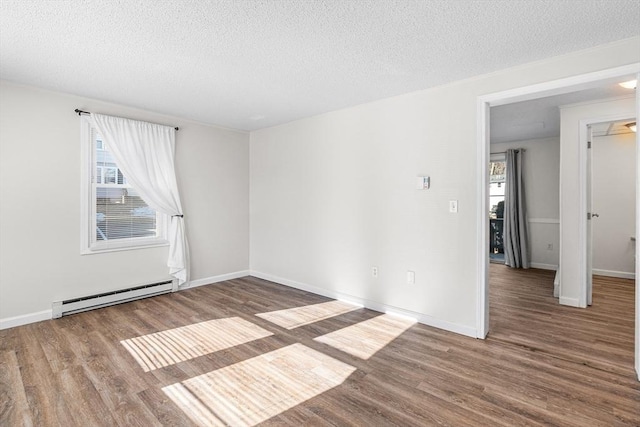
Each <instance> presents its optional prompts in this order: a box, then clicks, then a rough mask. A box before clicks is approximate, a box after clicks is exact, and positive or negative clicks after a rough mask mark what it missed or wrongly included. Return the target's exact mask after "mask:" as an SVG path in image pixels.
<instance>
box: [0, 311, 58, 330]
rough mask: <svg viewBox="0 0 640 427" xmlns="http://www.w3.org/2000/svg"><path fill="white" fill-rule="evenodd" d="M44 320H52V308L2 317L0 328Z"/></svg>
mask: <svg viewBox="0 0 640 427" xmlns="http://www.w3.org/2000/svg"><path fill="white" fill-rule="evenodd" d="M43 320H51V310H44V311H38V312H36V313H29V314H22V315H20V316H14V317H6V318H4V319H0V330H1V329H9V328H15V327H16V326H22V325H28V324H29V323H35V322H41V321H43Z"/></svg>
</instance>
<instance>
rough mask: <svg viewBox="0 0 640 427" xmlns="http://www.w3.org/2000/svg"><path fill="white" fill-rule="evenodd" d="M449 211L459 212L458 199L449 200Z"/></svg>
mask: <svg viewBox="0 0 640 427" xmlns="http://www.w3.org/2000/svg"><path fill="white" fill-rule="evenodd" d="M449 212H451V213H458V201H457V200H449Z"/></svg>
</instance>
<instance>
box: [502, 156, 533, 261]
mask: <svg viewBox="0 0 640 427" xmlns="http://www.w3.org/2000/svg"><path fill="white" fill-rule="evenodd" d="M523 151H524V150H522V149H520V150H507V152H506V161H507V177H506V179H507V183H506V184H507V185H506V188H505V194H504V261H505V264H507V265H508V266H509V267H514V268H529V236H528V232H527V209H526V205H525V198H524V178H523V171H522V152H523Z"/></svg>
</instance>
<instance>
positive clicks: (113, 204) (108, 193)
mask: <svg viewBox="0 0 640 427" xmlns="http://www.w3.org/2000/svg"><path fill="white" fill-rule="evenodd" d="M96 142H97V141H96ZM95 147H96V148H98V147H100V145H98V144H97V143H96V145H95ZM95 159H96V165H95V167H96V171H97V172H96V175H97V176H98V177H100V176H102V178H97V179H96V186H95V187H96V192H95V194H96V199H95V208H96V209H95V212H96V230H95V233H96V234H95V238H96V241H108V240H114V239H132V238H141V237H158V236H159V233H158V231H157V223H156V212H155V210H153V209H151V208H150V207H149V206H147V204H146V203H145V201H144V200H143V199H142V198H141V197H140V194H139V193H138V192H137V191H136V190H135V189H134V188H131V186H129V185H128V183H127V178H126V177H125V176H124V174H123V173H122V171H120V169H119V168H118V165H117V164H116V162H115V159H114V158H113V156H112V155H111V153H109V151H108V147H107V146H106V145H104V144H102V150H96V152H95Z"/></svg>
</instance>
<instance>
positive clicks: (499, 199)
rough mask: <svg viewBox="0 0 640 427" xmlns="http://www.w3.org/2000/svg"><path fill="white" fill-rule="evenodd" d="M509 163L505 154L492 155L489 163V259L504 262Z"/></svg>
mask: <svg viewBox="0 0 640 427" xmlns="http://www.w3.org/2000/svg"><path fill="white" fill-rule="evenodd" d="M506 173H507V163H506V158H505V155H504V154H492V155H491V161H490V163H489V175H490V176H489V259H490V261H492V262H504V190H505V186H506Z"/></svg>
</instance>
